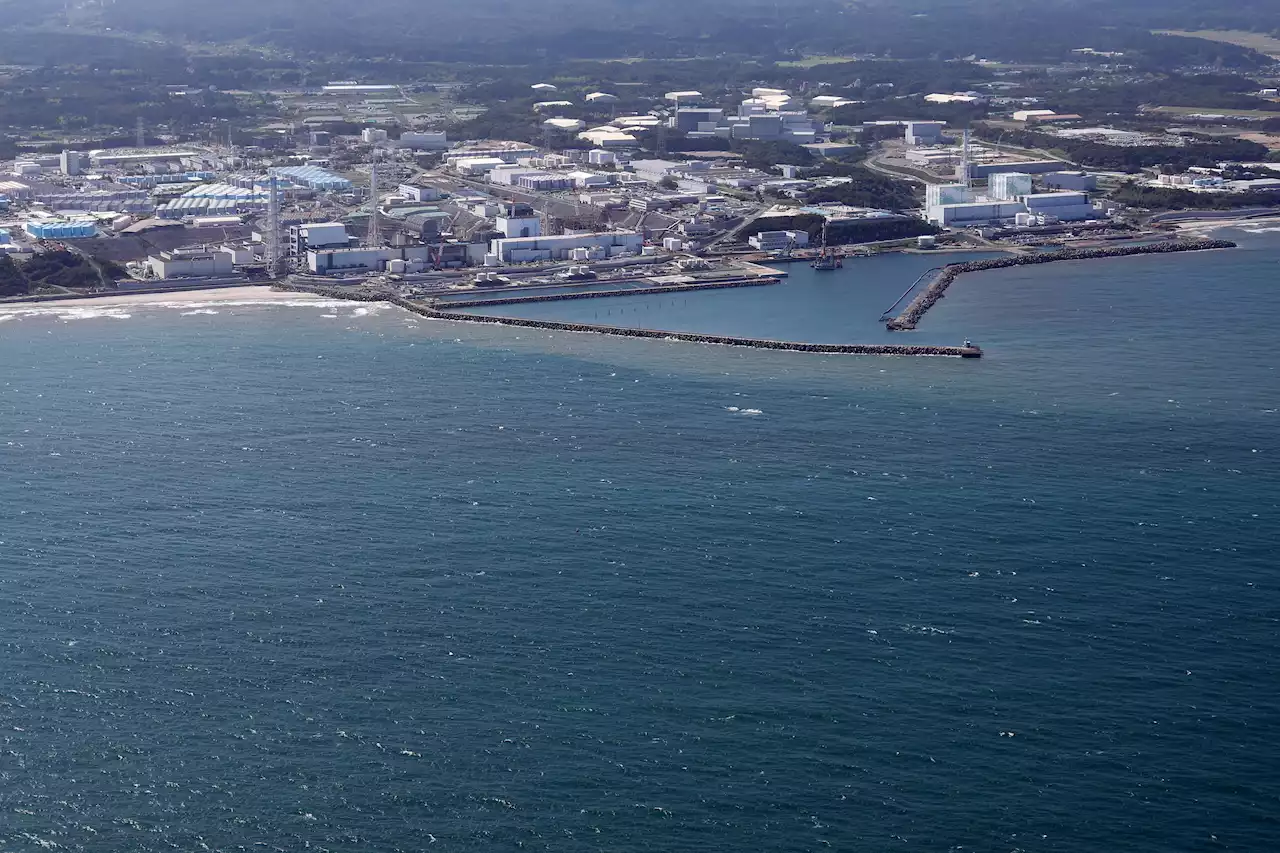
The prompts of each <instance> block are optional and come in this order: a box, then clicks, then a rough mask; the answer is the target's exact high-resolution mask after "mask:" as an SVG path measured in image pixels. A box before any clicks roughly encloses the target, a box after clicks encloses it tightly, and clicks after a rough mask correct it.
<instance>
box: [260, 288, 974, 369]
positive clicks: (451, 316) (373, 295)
mask: <svg viewBox="0 0 1280 853" xmlns="http://www.w3.org/2000/svg"><path fill="white" fill-rule="evenodd" d="M275 286H276V287H277V288H279V289H281V290H292V291H296V292H300V293H314V294H317V295H319V296H324V297H327V298H330V299H346V300H349V301H354V302H390V303H391V304H392V305H396V306H399V307H400V308H403V309H404V310H406V311H409V312H410V313H413V314H417V315H418V316H420V317H428V318H430V319H433V320H453V321H455V322H462V323H488V324H492V325H498V326H514V327H517V328H525V329H550V330H554V331H562V332H588V333H591V334H596V335H612V336H615V337H621V338H653V339H657V340H668V341H687V342H689V343H697V344H719V345H722V346H734V347H749V348H752V349H769V350H788V351H792V352H807V353H822V354H830V355H915V356H920V355H931V356H942V357H947V358H981V357H982V349H981V348H980V347H976V346H927V345H913V344H811V343H803V342H801V341H774V340H768V339H764V338H739V337H734V336H731V335H703V334H698V333H696V332H670V331H664V330H661V329H629V328H625V327H622V326H596V325H589V324H586V323H561V322H557V321H555V320H525V319H520V318H517V317H494V316H490V315H481V314H459V313H455V312H452V311H442V310H440V309H439V308H436V307H433V306H431V305H428V304H425V303H422V302H414V301H411V300H408V299H405V298H403V297H401V296H396V295H394V294H391V293H387V292H380V291H375V290H367V289H366V290H348V289H345V288H340V287H334V286H326V285H312V284H301V283H298V282H291V281H282V282H277V283H276V285H275ZM666 289H667V288H663V290H664V291H665V290H666ZM634 292H635V291H624V293H628V294H630V293H634Z"/></svg>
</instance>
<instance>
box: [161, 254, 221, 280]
mask: <svg viewBox="0 0 1280 853" xmlns="http://www.w3.org/2000/svg"><path fill="white" fill-rule="evenodd" d="M233 265H234V253H233V252H224V251H222V250H220V249H219V250H215V251H204V250H203V249H201V250H198V251H183V250H180V249H178V250H174V251H172V252H161V253H160V254H158V255H151V256H150V257H148V258H147V267H148V269H150V270H151V274H152V275H153V276H155V277H156V278H162V279H168V278H206V277H209V276H217V275H230V274H231V272H232V267H233Z"/></svg>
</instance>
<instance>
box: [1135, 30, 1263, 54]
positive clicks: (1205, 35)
mask: <svg viewBox="0 0 1280 853" xmlns="http://www.w3.org/2000/svg"><path fill="white" fill-rule="evenodd" d="M1153 32H1155V34H1156V35H1160V36H1185V37H1187V38H1197V39H1206V40H1208V41H1221V42H1226V43H1227V44H1237V45H1239V46H1240V47H1251V48H1253V49H1254V50H1256V51H1258V52H1259V53H1265V54H1266V55H1267V56H1274V57H1275V58H1277V59H1280V39H1277V38H1272V37H1271V36H1269V35H1265V34H1263V33H1250V32H1245V31H1244V30H1195V31H1194V32H1188V31H1185V30H1154V31H1153Z"/></svg>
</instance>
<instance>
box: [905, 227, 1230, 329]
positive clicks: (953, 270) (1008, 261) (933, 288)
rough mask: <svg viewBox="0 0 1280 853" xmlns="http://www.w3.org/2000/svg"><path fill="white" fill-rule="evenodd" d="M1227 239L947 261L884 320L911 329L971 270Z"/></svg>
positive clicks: (1225, 244) (1213, 244)
mask: <svg viewBox="0 0 1280 853" xmlns="http://www.w3.org/2000/svg"><path fill="white" fill-rule="evenodd" d="M1235 247H1236V244H1235V243H1233V242H1232V241H1230V240H1173V241H1170V242H1167V243H1149V244H1144V245H1141V246H1106V247H1102V248H1097V249H1064V250H1062V251H1058V252H1041V253H1039V254H1033V255H1013V256H1010V257H1007V258H985V259H983V260H980V261H966V262H964V263H959V264H947V265H946V266H945V267H943V268H942V270H941V271H940V272H939V273H938V274H937V275H936V276H935V277H934V279H933V280H932V281H931V282H929V284H928V286H927V287H925V289H924V290H922V291H921V292H920V294H919V295H918V296H917V297H916V298H915V299H913V300H911V302H910V303H909V304H908V305H907V307H906V308H905V309H904V310H903V312H902V313H901V314H899V315H898V316H897V317H894V318H893V319H892V320H889V321H888V322H887V323H885V328H887V329H889V331H891V332H897V331H905V330H909V329H914V328H915V327H916V324H918V323H919V322H920V318H922V317H923V316H924V315H925V314H926V313H927V312H928V311H929V309H930V308H932V307H933V306H934V305H936V304H937V302H938V300H939V299H941V298H942V297H943V296H944V295H946V292H947V288H948V287H950V286H951V285H952V283H953V282H954V281H955V280H956V279H957V278H959V277H960V276H962V275H964V274H965V273H971V272H984V271H986V270H998V269H1004V268H1006V267H1024V266H1030V265H1032V264H1050V263H1054V262H1056V261H1085V260H1094V259H1100V258H1124V257H1128V256H1129V255H1164V254H1169V253H1171V252H1201V251H1205V250H1207V249H1234V248H1235Z"/></svg>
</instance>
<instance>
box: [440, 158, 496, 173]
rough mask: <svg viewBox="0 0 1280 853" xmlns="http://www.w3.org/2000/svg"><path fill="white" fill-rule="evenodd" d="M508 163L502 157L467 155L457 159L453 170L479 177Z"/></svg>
mask: <svg viewBox="0 0 1280 853" xmlns="http://www.w3.org/2000/svg"><path fill="white" fill-rule="evenodd" d="M506 164H507V161H506V160H503V159H502V158H501V157H465V158H463V159H461V160H457V161H455V162H454V163H453V164H452V166H453V170H454V171H455V172H457V173H458V174H459V175H470V176H472V177H478V176H480V175H485V174H488V173H489V172H492V171H493V170H494V169H497V168H499V167H500V166H504V165H506Z"/></svg>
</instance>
